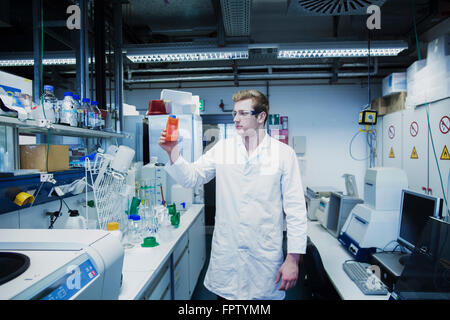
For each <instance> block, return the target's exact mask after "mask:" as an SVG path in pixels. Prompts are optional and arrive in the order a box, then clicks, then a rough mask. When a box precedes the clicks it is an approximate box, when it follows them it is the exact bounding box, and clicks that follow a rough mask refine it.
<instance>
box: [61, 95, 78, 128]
mask: <svg viewBox="0 0 450 320" xmlns="http://www.w3.org/2000/svg"><path fill="white" fill-rule="evenodd" d="M60 115H61V117H60V122H61V124H67V125H70V126H71V127H76V126H77V124H78V123H77V122H78V121H77V109H76V107H75V101H74V100H73V93H72V92H64V99H63V101H62V103H61V111H60Z"/></svg>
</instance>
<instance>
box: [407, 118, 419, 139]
mask: <svg viewBox="0 0 450 320" xmlns="http://www.w3.org/2000/svg"><path fill="white" fill-rule="evenodd" d="M409 133H410V134H411V136H413V137H415V136H417V134H418V133H419V125H418V124H417V122H415V121H413V122H412V123H411V126H410V127H409Z"/></svg>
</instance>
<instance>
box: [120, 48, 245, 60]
mask: <svg viewBox="0 0 450 320" xmlns="http://www.w3.org/2000/svg"><path fill="white" fill-rule="evenodd" d="M126 55H127V58H128V59H130V60H131V61H132V62H134V63H157V62H191V61H214V60H238V59H248V48H247V47H224V48H214V47H203V48H202V47H201V46H199V47H192V48H187V47H180V48H157V47H147V48H128V49H127V53H126Z"/></svg>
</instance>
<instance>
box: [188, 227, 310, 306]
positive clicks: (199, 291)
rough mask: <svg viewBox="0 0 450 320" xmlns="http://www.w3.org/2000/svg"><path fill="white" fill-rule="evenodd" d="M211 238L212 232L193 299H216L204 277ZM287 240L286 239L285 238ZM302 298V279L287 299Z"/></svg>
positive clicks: (287, 295) (288, 294)
mask: <svg viewBox="0 0 450 320" xmlns="http://www.w3.org/2000/svg"><path fill="white" fill-rule="evenodd" d="M211 239H212V234H207V235H206V262H205V266H204V267H203V270H202V272H201V273H200V277H199V279H198V282H197V286H196V287H195V290H194V293H193V294H192V300H216V295H215V294H214V293H212V292H210V291H209V290H207V289H206V288H205V286H204V285H203V279H204V278H205V274H206V269H207V268H208V264H209V257H210V253H211ZM285 240H286V239H285ZM284 242H285V245H284V250H286V241H284ZM301 299H302V289H301V283H300V281H297V285H296V286H295V287H294V288H292V289H290V290H289V291H287V292H286V298H285V300H301Z"/></svg>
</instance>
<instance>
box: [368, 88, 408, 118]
mask: <svg viewBox="0 0 450 320" xmlns="http://www.w3.org/2000/svg"><path fill="white" fill-rule="evenodd" d="M406 96H407V93H406V92H399V93H394V94H391V95H389V96H386V97H379V98H376V99H373V100H372V101H371V103H370V109H371V110H375V111H377V112H378V116H379V117H380V116H383V115H385V114H388V113H392V112H396V111H400V110H403V109H405V102H406Z"/></svg>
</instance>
